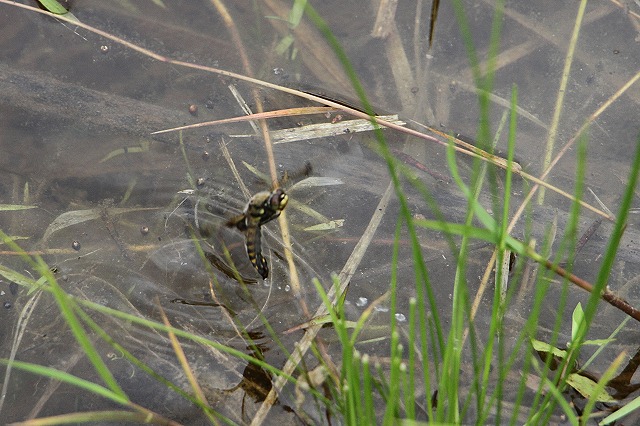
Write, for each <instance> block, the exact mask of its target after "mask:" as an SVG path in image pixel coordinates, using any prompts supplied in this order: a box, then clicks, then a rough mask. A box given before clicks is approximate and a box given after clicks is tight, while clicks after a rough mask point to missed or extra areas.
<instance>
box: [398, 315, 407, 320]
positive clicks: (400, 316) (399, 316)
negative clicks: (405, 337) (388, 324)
mask: <svg viewBox="0 0 640 426" xmlns="http://www.w3.org/2000/svg"><path fill="white" fill-rule="evenodd" d="M396 319H397V320H398V321H399V322H405V321H406V320H407V317H405V316H404V314H396Z"/></svg>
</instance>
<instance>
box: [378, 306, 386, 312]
mask: <svg viewBox="0 0 640 426" xmlns="http://www.w3.org/2000/svg"><path fill="white" fill-rule="evenodd" d="M374 309H375V311H376V312H389V308H388V307H386V306H376V307H375V308H374Z"/></svg>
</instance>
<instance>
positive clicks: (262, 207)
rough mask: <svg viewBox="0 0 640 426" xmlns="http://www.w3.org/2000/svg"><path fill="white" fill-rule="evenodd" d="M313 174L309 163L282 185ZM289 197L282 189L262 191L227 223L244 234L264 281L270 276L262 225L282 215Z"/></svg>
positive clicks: (250, 253) (253, 260) (254, 263)
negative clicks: (264, 252)
mask: <svg viewBox="0 0 640 426" xmlns="http://www.w3.org/2000/svg"><path fill="white" fill-rule="evenodd" d="M309 173H311V164H310V163H309V162H307V163H306V164H305V167H304V170H302V171H300V172H299V173H296V174H294V175H285V176H284V178H283V179H282V182H281V183H285V181H290V180H292V179H295V178H297V177H298V175H305V176H308V175H309ZM288 202H289V196H288V195H287V194H286V192H285V191H284V190H283V189H282V188H279V187H278V188H276V189H274V190H273V191H261V192H258V193H257V194H255V195H254V196H253V197H251V198H250V199H249V201H248V202H247V205H246V206H245V208H244V211H243V212H242V214H239V215H237V216H234V217H232V218H231V219H229V220H228V221H227V223H226V225H227V226H229V227H231V228H237V229H238V230H239V231H240V232H243V233H244V236H245V246H246V249H247V256H249V261H250V262H251V264H252V265H253V267H254V268H255V269H256V271H258V273H259V274H260V276H261V277H262V278H263V279H267V277H268V276H269V265H268V263H267V259H265V258H264V256H263V255H262V229H261V228H262V225H264V224H266V223H269V222H271V221H272V220H274V219H276V218H277V217H278V216H280V213H282V210H284V208H285V207H287V203H288Z"/></svg>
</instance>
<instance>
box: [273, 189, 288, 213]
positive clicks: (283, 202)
mask: <svg viewBox="0 0 640 426" xmlns="http://www.w3.org/2000/svg"><path fill="white" fill-rule="evenodd" d="M288 202H289V196H288V195H287V194H285V193H284V191H283V190H282V189H276V190H275V191H274V192H273V194H272V195H271V197H270V198H269V205H270V206H271V208H272V209H274V210H282V209H284V208H285V207H286V206H287V203H288Z"/></svg>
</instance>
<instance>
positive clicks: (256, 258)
mask: <svg viewBox="0 0 640 426" xmlns="http://www.w3.org/2000/svg"><path fill="white" fill-rule="evenodd" d="M245 245H246V247H247V255H248V256H249V261H250V262H251V264H252V265H253V267H254V268H256V271H258V273H259V274H260V276H261V277H262V278H265V279H266V278H267V277H268V276H269V266H268V265H267V260H266V259H265V258H264V256H262V231H261V230H260V226H250V227H248V228H247V229H246V230H245Z"/></svg>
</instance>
